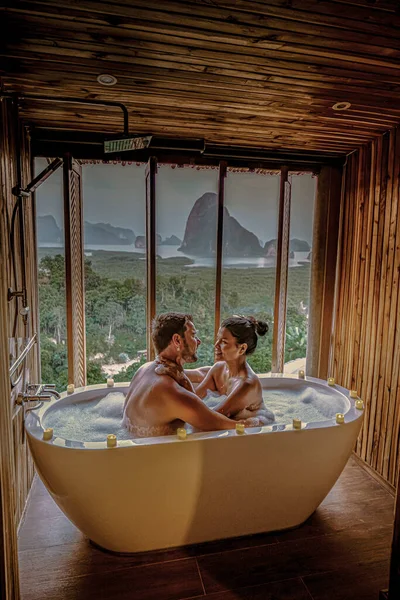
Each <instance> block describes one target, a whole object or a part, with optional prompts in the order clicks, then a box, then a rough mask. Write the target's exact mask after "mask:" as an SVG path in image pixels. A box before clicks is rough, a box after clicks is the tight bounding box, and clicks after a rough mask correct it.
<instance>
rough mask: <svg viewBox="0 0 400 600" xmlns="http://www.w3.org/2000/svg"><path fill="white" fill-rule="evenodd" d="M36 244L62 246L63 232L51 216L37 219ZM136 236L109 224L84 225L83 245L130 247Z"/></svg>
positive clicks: (127, 230) (128, 230)
mask: <svg viewBox="0 0 400 600" xmlns="http://www.w3.org/2000/svg"><path fill="white" fill-rule="evenodd" d="M37 237H38V244H39V246H40V245H41V244H62V243H63V242H64V231H63V230H62V229H60V227H59V226H58V225H57V222H56V220H55V218H54V217H53V216H52V215H44V216H42V217H38V218H37ZM135 239H136V236H135V234H134V232H133V231H132V229H125V228H123V227H114V225H110V224H109V223H90V222H89V221H85V223H84V243H85V245H89V246H91V245H98V246H102V245H103V246H118V245H128V246H129V245H131V244H134V243H135Z"/></svg>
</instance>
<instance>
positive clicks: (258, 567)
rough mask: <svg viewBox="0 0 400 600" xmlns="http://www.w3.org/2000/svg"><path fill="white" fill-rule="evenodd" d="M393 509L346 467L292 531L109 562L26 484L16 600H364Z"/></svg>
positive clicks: (373, 586) (384, 548) (373, 584)
mask: <svg viewBox="0 0 400 600" xmlns="http://www.w3.org/2000/svg"><path fill="white" fill-rule="evenodd" d="M393 506H394V499H393V497H392V496H391V494H390V493H389V492H388V491H387V490H386V489H384V488H383V487H382V486H381V485H380V484H379V483H378V482H377V481H375V480H374V479H372V478H371V477H370V476H369V475H368V474H367V473H366V471H365V470H364V469H362V468H361V467H360V466H359V465H358V464H357V463H355V461H353V460H350V461H349V463H348V465H347V467H346V469H345V470H344V472H343V474H342V475H341V477H340V478H339V480H338V482H337V484H336V485H335V487H334V488H333V490H332V491H331V492H330V494H329V495H328V496H327V498H326V499H325V501H324V502H323V503H322V504H321V506H320V507H319V509H318V510H317V511H316V512H315V513H314V515H312V516H311V517H310V519H308V521H307V522H306V523H305V524H304V525H303V526H301V527H299V528H297V529H295V530H291V531H286V532H277V533H273V534H270V533H268V534H259V535H256V536H245V537H241V538H235V539H230V540H217V541H215V542H210V543H205V544H198V545H195V546H189V547H185V548H172V549H168V550H160V551H154V552H144V553H138V554H135V555H115V554H111V553H108V552H105V551H103V550H101V549H99V548H97V547H95V546H94V545H92V544H91V543H90V542H89V541H88V540H87V539H86V538H85V537H84V536H83V535H82V534H81V533H80V532H79V531H78V529H76V527H75V526H74V525H72V523H70V522H69V521H68V519H67V518H66V517H65V516H64V515H63V514H62V513H61V511H60V510H59V509H58V507H57V505H56V504H55V503H54V501H53V500H52V498H51V497H50V496H49V494H48V492H47V490H46V488H45V487H44V485H43V484H42V483H41V482H40V481H39V480H35V482H34V485H33V488H32V492H31V495H30V501H29V504H28V507H27V511H26V517H25V521H24V523H23V525H22V527H21V531H20V535H19V549H20V553H19V556H20V573H21V588H22V600H36V599H37V600H39V598H40V599H42V598H44V597H46V600H53V599H54V600H92V599H93V600H94V599H96V600H97V599H99V600H102V599H103V598H104V600H105V599H107V600H117V599H118V600H125V599H128V598H129V599H131V598H132V599H134V600H153V599H154V600H183V599H188V598H191V599H192V600H193V599H196V600H198V599H200V598H204V597H205V596H204V589H203V583H204V586H205V592H206V594H207V595H206V597H207V598H210V600H234V599H235V600H236V599H238V598H243V599H245V600H261V599H263V600H269V599H270V600H286V599H287V600H289V599H290V600H306V599H307V600H310V599H311V598H313V599H314V600H332V599H335V600H347V598H348V599H349V600H350V598H351V599H352V600H354V598H357V600H369V599H370V598H371V600H372V598H377V597H378V592H379V589H382V588H385V587H387V573H388V564H389V562H388V561H389V553H390V544H391V536H392V522H393ZM196 560H197V562H196ZM197 565H198V566H197ZM351 590H353V592H354V594H352V591H351Z"/></svg>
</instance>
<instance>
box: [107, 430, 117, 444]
mask: <svg viewBox="0 0 400 600" xmlns="http://www.w3.org/2000/svg"><path fill="white" fill-rule="evenodd" d="M116 445H117V436H116V435H114V434H113V433H110V434H109V435H108V436H107V448H115V446H116Z"/></svg>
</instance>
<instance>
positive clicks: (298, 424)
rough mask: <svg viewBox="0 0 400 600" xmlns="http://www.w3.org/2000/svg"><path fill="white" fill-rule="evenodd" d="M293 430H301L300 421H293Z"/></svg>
mask: <svg viewBox="0 0 400 600" xmlns="http://www.w3.org/2000/svg"><path fill="white" fill-rule="evenodd" d="M293 429H301V419H293Z"/></svg>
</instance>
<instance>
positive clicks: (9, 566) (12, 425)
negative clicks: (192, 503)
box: [0, 100, 38, 600]
mask: <svg viewBox="0 0 400 600" xmlns="http://www.w3.org/2000/svg"><path fill="white" fill-rule="evenodd" d="M16 118H17V110H16V106H15V105H13V103H12V102H11V101H9V100H5V101H3V102H2V103H1V105H0V282H1V293H0V296H1V299H0V304H1V307H0V318H1V324H0V337H1V341H0V355H1V358H0V371H1V374H0V389H1V392H0V405H1V415H2V417H1V418H0V495H1V504H2V517H3V518H2V521H3V522H2V525H3V531H4V535H5V540H6V546H5V555H4V556H2V557H1V564H0V569H3V575H4V566H5V567H6V578H5V583H6V591H5V590H4V589H3V590H2V592H3V595H2V596H1V597H2V598H3V597H4V598H5V600H17V599H18V598H19V588H18V562H17V547H16V532H17V527H18V524H19V523H20V520H21V516H22V513H23V510H24V508H25V502H26V499H27V495H28V492H29V489H30V485H31V482H32V478H33V465H32V460H31V458H30V455H29V452H28V447H27V443H26V438H25V436H24V428H23V419H24V414H23V410H22V409H21V408H19V407H16V406H15V400H16V396H17V394H18V393H19V392H20V391H21V390H22V387H23V386H24V385H25V382H26V381H30V382H35V381H38V352H37V348H36V347H35V348H34V349H33V351H31V353H30V354H29V355H28V357H27V359H26V362H25V366H24V370H23V374H22V378H21V380H20V381H19V383H18V385H17V386H16V387H14V389H12V390H11V389H10V384H9V377H8V367H9V353H8V349H9V338H10V337H24V336H27V335H32V333H35V332H36V331H37V322H36V310H37V302H36V293H35V282H36V280H37V270H36V262H35V235H34V232H35V224H34V212H33V206H32V199H31V197H28V198H25V199H24V201H23V202H24V204H23V211H24V226H25V235H24V239H25V267H26V286H27V301H28V305H29V306H30V308H31V311H30V315H29V328H26V327H25V325H24V323H23V320H22V318H21V317H20V316H19V317H17V319H16V320H15V311H16V308H18V309H19V308H21V305H20V301H19V300H18V304H16V302H17V301H16V300H13V301H11V302H9V303H8V304H7V303H5V298H6V297H7V296H6V288H7V287H8V286H11V287H13V288H14V289H16V288H18V289H21V285H22V276H21V275H22V270H21V253H20V250H19V217H18V216H17V219H16V226H15V229H16V237H15V258H16V261H15V262H16V269H15V275H16V277H15V276H14V269H13V268H12V260H11V249H10V223H11V214H12V211H13V208H14V206H15V201H16V198H15V196H13V195H12V192H11V190H12V187H13V186H14V185H15V184H16V182H17V170H16V161H17V152H16V144H17V135H20V139H21V182H22V185H23V186H26V185H27V184H28V183H29V182H30V180H31V164H30V155H29V141H28V139H27V136H26V132H25V130H24V129H22V130H20V131H19V133H18V130H17V127H16ZM0 554H1V552H0ZM3 561H5V564H4V562H3ZM3 584H4V581H3ZM3 588H4V585H3Z"/></svg>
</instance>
